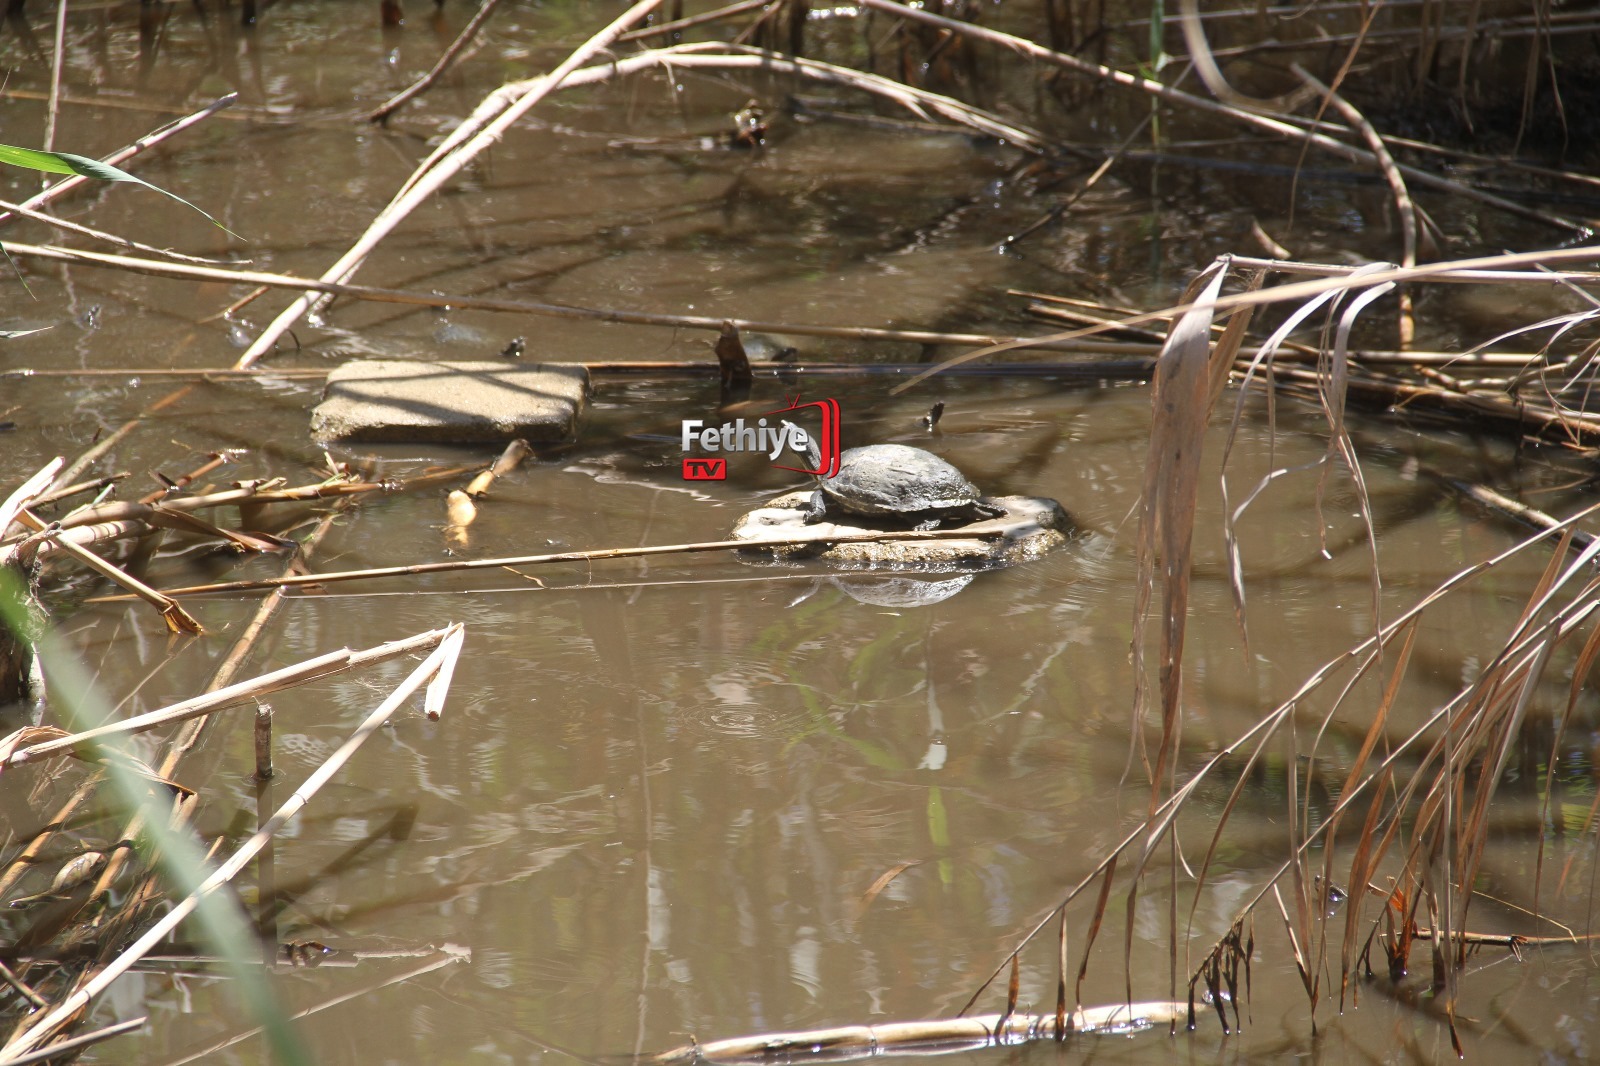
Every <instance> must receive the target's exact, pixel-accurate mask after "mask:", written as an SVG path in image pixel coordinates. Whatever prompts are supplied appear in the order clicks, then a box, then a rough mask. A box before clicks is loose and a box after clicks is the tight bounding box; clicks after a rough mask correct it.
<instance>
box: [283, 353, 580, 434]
mask: <svg viewBox="0 0 1600 1066" xmlns="http://www.w3.org/2000/svg"><path fill="white" fill-rule="evenodd" d="M588 394H589V372H588V370H587V369H585V368H584V367H581V366H573V365H562V364H551V363H542V364H541V363H530V364H527V365H507V364H506V363H504V362H414V361H400V360H389V359H366V360H359V361H356V362H350V363H345V364H344V365H343V366H341V367H339V368H338V369H337V370H335V371H334V372H333V373H332V374H329V375H328V384H327V387H326V388H325V389H324V390H323V393H322V402H321V403H320V404H318V405H317V408H316V410H315V411H313V412H312V413H311V434H312V436H314V437H315V438H316V439H317V440H320V441H336V440H341V441H368V442H406V441H427V442H433V443H441V444H478V443H490V442H501V441H509V440H511V439H512V438H513V437H521V438H523V439H524V440H526V441H528V442H529V443H530V444H553V443H560V442H562V441H569V440H572V439H573V438H574V437H576V435H577V424H578V417H579V415H581V414H582V412H583V409H584V405H585V403H586V402H587V399H588Z"/></svg>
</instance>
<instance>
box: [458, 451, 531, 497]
mask: <svg viewBox="0 0 1600 1066" xmlns="http://www.w3.org/2000/svg"><path fill="white" fill-rule="evenodd" d="M532 454H533V448H532V447H531V446H530V445H529V444H528V442H527V441H525V440H523V439H522V438H521V437H518V438H517V439H516V440H514V441H512V442H511V443H510V444H507V445H506V448H505V451H503V452H501V453H500V456H499V458H497V459H495V461H494V462H492V463H490V464H489V468H488V469H487V470H485V471H483V473H481V474H479V475H478V476H476V477H474V478H473V479H472V480H471V481H470V482H468V483H467V490H466V491H467V495H468V496H472V497H479V496H487V495H488V494H489V489H490V488H491V487H493V485H494V480H495V478H499V477H505V476H506V475H507V474H509V473H511V471H513V470H515V469H516V468H517V467H519V466H521V465H522V461H523V460H524V459H526V458H527V457H528V456H530V455H532Z"/></svg>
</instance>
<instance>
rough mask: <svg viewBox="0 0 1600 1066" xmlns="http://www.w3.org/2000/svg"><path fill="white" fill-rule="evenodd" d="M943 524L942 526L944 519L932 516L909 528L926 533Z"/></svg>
mask: <svg viewBox="0 0 1600 1066" xmlns="http://www.w3.org/2000/svg"><path fill="white" fill-rule="evenodd" d="M943 524H944V519H943V518H942V517H940V516H939V515H934V516H933V517H932V518H924V519H923V520H922V521H920V522H918V523H917V524H916V525H914V526H912V527H911V528H912V529H915V530H918V531H919V532H923V533H926V532H928V531H929V530H932V529H938V528H939V527H940V526H941V525H943Z"/></svg>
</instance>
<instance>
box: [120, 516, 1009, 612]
mask: <svg viewBox="0 0 1600 1066" xmlns="http://www.w3.org/2000/svg"><path fill="white" fill-rule="evenodd" d="M1004 535H1005V534H1004V533H1003V532H1000V531H995V532H985V531H978V532H972V531H970V530H965V529H932V530H894V531H890V532H882V533H835V534H832V535H829V536H811V537H792V538H789V537H786V538H783V539H771V540H709V541H697V542H694V543H689V544H653V545H643V546H640V547H634V548H595V549H591V550H588V551H570V552H554V553H551V554H547V555H511V556H506V557H504V558H499V559H452V560H449V561H446V562H440V563H411V564H408V565H404V566H379V567H372V568H370V569H366V570H343V571H332V572H329V573H325V574H301V575H295V576H291V577H269V578H259V579H256V580H251V581H223V582H218V583H215V584H210V585H190V586H188V587H186V588H177V589H167V590H166V594H167V595H168V596H200V595H207V594H211V593H217V592H253V591H256V590H259V589H277V588H294V587H298V586H301V585H323V584H333V583H335V582H339V581H364V580H368V579H371V578H380V577H413V576H416V575H418V574H448V573H454V572H456V571H459V570H499V569H503V568H505V567H512V566H541V565H545V564H548V563H588V562H595V561H597V560H601V559H639V558H646V557H649V556H653V555H690V554H696V553H699V552H714V551H740V550H744V551H760V550H762V549H765V548H778V547H793V546H797V545H802V546H803V545H807V544H818V545H820V544H853V543H858V542H863V541H902V540H913V541H914V540H960V539H973V538H976V539H988V538H991V537H998V536H1004ZM121 598H122V597H102V598H100V599H99V600H97V601H96V602H101V603H104V602H112V601H114V600H119V599H121Z"/></svg>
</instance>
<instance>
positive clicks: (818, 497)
mask: <svg viewBox="0 0 1600 1066" xmlns="http://www.w3.org/2000/svg"><path fill="white" fill-rule="evenodd" d="M805 511H806V523H805V524H806V525H808V526H809V525H810V524H811V523H813V522H820V521H822V518H823V516H824V515H826V514H827V513H828V501H827V498H826V497H824V496H823V495H822V490H821V489H817V490H816V491H815V492H813V493H812V494H811V499H810V500H808V501H806V507H805Z"/></svg>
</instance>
